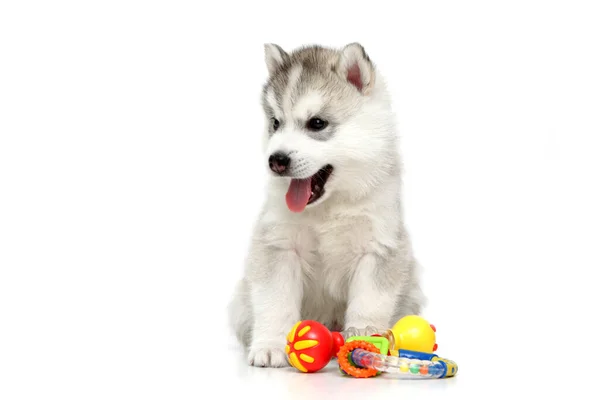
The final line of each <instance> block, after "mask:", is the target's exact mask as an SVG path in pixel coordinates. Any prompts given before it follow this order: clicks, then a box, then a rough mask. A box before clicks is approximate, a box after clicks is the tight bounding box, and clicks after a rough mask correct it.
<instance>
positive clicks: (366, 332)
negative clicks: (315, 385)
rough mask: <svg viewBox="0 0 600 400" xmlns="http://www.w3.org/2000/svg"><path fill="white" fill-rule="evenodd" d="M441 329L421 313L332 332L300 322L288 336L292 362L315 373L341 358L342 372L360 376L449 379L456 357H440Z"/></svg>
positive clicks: (301, 369)
mask: <svg viewBox="0 0 600 400" xmlns="http://www.w3.org/2000/svg"><path fill="white" fill-rule="evenodd" d="M435 332H436V329H435V327H434V326H433V325H431V324H429V322H427V321H426V320H425V319H423V318H421V317H419V316H417V315H408V316H406V317H404V318H402V319H400V320H399V321H398V322H396V324H395V325H394V326H393V327H392V328H391V329H386V330H380V329H377V328H374V327H370V326H369V327H366V328H364V329H357V328H349V329H347V330H344V331H342V332H331V331H329V329H327V328H326V327H325V326H324V325H323V324H321V323H319V322H317V321H313V320H307V321H300V322H298V323H296V324H295V325H294V327H293V328H292V330H291V331H290V332H289V334H288V336H287V345H286V346H285V352H286V354H287V355H288V361H289V363H290V365H292V366H293V367H294V368H296V369H298V370H299V371H302V372H316V371H319V370H320V369H322V368H324V367H325V366H326V365H327V364H328V363H329V362H330V361H331V359H333V358H337V360H338V363H339V366H340V370H341V371H342V373H344V374H346V375H350V376H353V377H356V378H369V377H372V376H376V375H379V374H380V373H382V372H387V373H393V374H395V375H398V376H399V377H403V378H404V377H406V378H429V379H431V378H448V377H452V376H454V375H456V373H457V372H458V366H457V365H456V363H455V362H454V361H451V360H448V359H445V358H441V357H438V356H437V355H436V354H434V353H433V352H434V351H436V350H437V347H438V346H437V344H436V342H435V340H436V337H435Z"/></svg>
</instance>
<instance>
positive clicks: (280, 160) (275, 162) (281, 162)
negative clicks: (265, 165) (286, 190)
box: [269, 153, 290, 174]
mask: <svg viewBox="0 0 600 400" xmlns="http://www.w3.org/2000/svg"><path fill="white" fill-rule="evenodd" d="M288 165H290V158H289V157H288V156H287V155H285V154H283V153H274V154H271V157H269V168H271V170H272V171H273V172H275V173H278V174H282V173H284V172H285V170H286V169H287V167H288Z"/></svg>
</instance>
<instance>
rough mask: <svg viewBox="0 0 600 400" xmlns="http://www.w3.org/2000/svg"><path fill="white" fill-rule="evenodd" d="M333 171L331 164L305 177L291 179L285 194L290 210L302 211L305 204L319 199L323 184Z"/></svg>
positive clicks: (323, 191) (323, 190) (322, 193)
mask: <svg viewBox="0 0 600 400" xmlns="http://www.w3.org/2000/svg"><path fill="white" fill-rule="evenodd" d="M332 172H333V167H332V166H331V165H326V166H324V167H323V168H321V169H320V170H319V171H318V172H317V173H316V174H314V175H313V176H311V177H309V178H306V179H292V181H291V182H290V187H289V189H288V191H287V194H286V195H285V200H286V203H287V206H288V208H289V209H290V211H293V212H302V211H304V209H305V208H306V206H307V205H309V204H311V203H314V202H315V201H317V200H319V199H320V198H321V197H322V196H323V195H324V194H325V184H326V183H327V180H328V179H329V177H330V176H331V173H332Z"/></svg>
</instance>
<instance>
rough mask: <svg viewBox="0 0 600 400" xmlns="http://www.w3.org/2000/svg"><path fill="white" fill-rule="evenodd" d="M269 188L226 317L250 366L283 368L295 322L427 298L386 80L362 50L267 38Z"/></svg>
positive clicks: (383, 318)
mask: <svg viewBox="0 0 600 400" xmlns="http://www.w3.org/2000/svg"><path fill="white" fill-rule="evenodd" d="M265 60H266V66H267V69H268V75H269V77H268V80H267V82H266V83H265V85H264V88H263V93H262V106H263V109H264V116H265V122H266V127H265V130H264V142H263V144H264V145H263V149H264V151H265V161H264V162H265V168H266V170H267V171H268V173H269V181H268V190H267V193H266V196H265V197H266V198H265V202H264V205H263V208H262V211H261V212H260V216H259V218H258V221H257V223H256V225H255V228H254V233H253V237H252V240H251V244H250V250H249V254H248V257H247V260H246V268H245V271H244V277H243V278H242V279H241V281H240V282H238V283H237V286H236V288H235V292H234V296H233V300H232V301H231V303H230V304H229V319H230V323H231V327H232V329H233V330H234V331H235V333H236V336H237V338H238V340H239V341H240V342H241V343H242V344H243V345H244V347H245V349H246V350H247V360H248V363H249V364H250V365H254V366H260V367H283V366H287V365H288V362H287V359H286V354H285V352H284V348H285V343H286V335H287V333H288V332H289V330H290V329H291V328H292V326H293V325H294V324H295V323H296V322H297V321H300V320H302V319H314V320H318V321H320V322H321V323H323V324H324V325H326V326H327V327H328V328H330V329H332V330H339V329H345V328H348V327H357V328H364V327H366V326H369V325H371V326H375V327H378V328H380V329H387V328H389V327H391V326H392V324H393V323H394V322H395V321H397V320H398V319H400V318H401V317H403V316H405V315H408V314H419V313H420V312H421V309H422V307H423V305H424V301H425V298H424V296H423V294H422V291H421V288H420V284H419V277H418V273H417V268H418V264H417V261H416V260H415V258H414V257H413V252H412V249H411V244H410V240H409V236H408V234H407V231H406V229H405V225H404V222H403V217H402V205H401V179H400V174H401V162H400V159H399V152H398V151H397V150H398V149H397V137H396V129H395V123H394V115H393V112H392V110H391V106H390V100H389V98H388V95H387V93H386V88H385V85H384V81H383V79H382V77H381V76H380V75H379V73H378V71H377V69H376V68H375V65H374V63H373V62H372V61H371V59H370V58H369V56H368V55H367V53H366V52H365V49H364V48H363V46H362V45H360V44H358V43H351V44H348V45H347V46H345V47H343V48H339V49H333V48H326V47H321V46H306V47H301V48H298V49H296V50H294V51H292V52H289V53H288V52H286V51H284V50H283V49H282V48H281V47H280V46H278V45H275V44H266V45H265Z"/></svg>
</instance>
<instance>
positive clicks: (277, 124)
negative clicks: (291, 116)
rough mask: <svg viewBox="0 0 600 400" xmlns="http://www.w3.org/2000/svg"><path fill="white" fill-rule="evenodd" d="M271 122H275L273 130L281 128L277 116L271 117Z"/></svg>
mask: <svg viewBox="0 0 600 400" xmlns="http://www.w3.org/2000/svg"><path fill="white" fill-rule="evenodd" d="M271 123H272V124H273V130H274V131H276V130H277V128H279V120H278V119H277V118H271Z"/></svg>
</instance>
